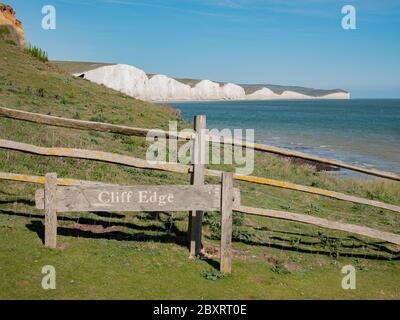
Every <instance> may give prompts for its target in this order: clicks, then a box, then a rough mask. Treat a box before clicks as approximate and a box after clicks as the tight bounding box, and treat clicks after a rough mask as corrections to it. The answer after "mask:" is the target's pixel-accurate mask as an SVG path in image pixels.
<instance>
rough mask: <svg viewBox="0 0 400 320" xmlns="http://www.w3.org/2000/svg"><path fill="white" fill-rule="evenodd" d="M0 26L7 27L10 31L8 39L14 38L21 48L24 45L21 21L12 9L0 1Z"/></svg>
mask: <svg viewBox="0 0 400 320" xmlns="http://www.w3.org/2000/svg"><path fill="white" fill-rule="evenodd" d="M0 26H5V27H7V29H8V30H9V32H10V37H11V39H10V40H14V41H15V42H16V43H17V44H18V45H19V46H20V47H21V48H23V47H24V29H23V28H22V23H21V21H19V20H17V18H16V17H15V11H14V9H13V8H11V7H10V6H8V5H6V4H4V3H0Z"/></svg>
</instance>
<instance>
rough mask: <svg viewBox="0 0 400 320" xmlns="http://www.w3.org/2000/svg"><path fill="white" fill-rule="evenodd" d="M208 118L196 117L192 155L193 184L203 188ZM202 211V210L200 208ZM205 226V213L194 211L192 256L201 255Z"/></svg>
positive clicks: (191, 238)
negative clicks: (203, 228) (205, 132)
mask: <svg viewBox="0 0 400 320" xmlns="http://www.w3.org/2000/svg"><path fill="white" fill-rule="evenodd" d="M205 129H206V117H205V116H203V115H200V116H196V117H195V119H194V130H195V132H196V136H195V139H194V141H193V153H192V168H193V169H192V174H191V184H192V185H194V186H201V185H203V184H204V176H205V167H204V163H205V153H206V150H205V136H204V130H205ZM198 209H200V208H198ZM202 226H203V211H201V210H194V211H191V212H190V213H189V227H188V230H189V235H190V242H189V243H190V255H191V256H192V257H197V256H199V255H200V253H201V246H202V245H201V238H202V237H201V236H202Z"/></svg>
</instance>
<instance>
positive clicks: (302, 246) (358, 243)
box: [0, 210, 400, 268]
mask: <svg viewBox="0 0 400 320" xmlns="http://www.w3.org/2000/svg"><path fill="white" fill-rule="evenodd" d="M0 214H2V215H9V216H18V217H24V218H28V219H31V222H30V223H29V224H27V225H26V227H27V228H28V229H29V230H30V231H32V232H36V233H37V235H38V237H39V238H40V239H41V240H42V241H44V224H43V221H44V215H40V214H33V213H27V212H15V211H13V210H0ZM158 215H159V214H158V213H151V214H149V215H148V216H146V218H144V217H140V216H138V217H137V218H138V219H139V220H142V221H144V220H146V221H149V222H150V221H151V222H154V220H153V219H151V218H157V217H158ZM101 216H102V217H114V218H122V217H120V215H119V214H117V216H114V214H111V216H110V214H109V213H108V212H103V213H101ZM58 219H59V222H60V224H62V222H72V223H74V224H75V225H72V226H70V227H69V226H68V227H66V226H63V225H60V226H59V227H58V235H60V236H66V237H77V238H87V239H109V240H117V241H140V242H144V241H155V242H162V243H175V244H178V245H180V246H185V247H186V246H187V233H186V232H183V231H181V230H179V228H178V227H177V226H176V224H175V222H174V221H175V219H173V220H172V221H170V220H168V221H166V222H163V223H164V226H160V225H154V224H150V225H139V224H136V223H132V222H126V221H105V220H102V219H92V218H87V217H69V216H58ZM176 220H179V219H176ZM158 221H159V220H158ZM95 228H104V230H101V231H99V232H98V231H97V230H92V229H95ZM116 228H128V229H131V230H133V231H135V233H129V232H125V231H121V230H115V229H116ZM256 230H257V231H267V232H270V233H271V234H270V235H268V236H266V237H265V239H264V238H261V239H260V237H258V238H257V239H256V237H251V238H250V239H237V238H235V239H234V241H235V242H241V243H244V244H247V245H252V246H263V247H269V248H274V249H280V250H286V251H296V252H301V253H305V254H321V255H327V256H332V257H335V256H337V255H339V256H341V257H352V258H362V259H371V260H387V261H397V260H400V253H399V252H397V251H394V250H391V249H390V248H388V247H387V246H386V245H385V243H384V242H379V241H378V242H377V241H365V240H361V239H358V238H357V237H354V236H348V237H343V238H339V237H328V238H327V239H328V241H334V242H344V241H354V245H346V244H341V245H340V246H339V247H338V248H333V249H334V250H330V249H332V248H329V245H327V247H326V248H323V247H322V246H323V244H322V242H321V237H320V236H319V235H318V234H311V233H301V232H290V231H281V230H273V229H270V228H263V229H261V228H257V229H256ZM152 232H153V234H151V233H152ZM154 232H155V233H156V234H154ZM284 234H288V235H292V236H297V237H300V236H303V237H307V238H310V239H312V240H304V239H300V240H299V241H294V240H296V239H288V238H285V237H284V236H282V235H284ZM294 242H295V243H294ZM363 248H365V249H367V250H368V252H359V251H356V250H357V249H358V250H361V249H363ZM344 249H346V251H343V250H344ZM377 251H379V252H377ZM383 253H386V254H383ZM204 261H206V262H207V263H208V264H209V265H210V266H211V267H213V268H218V265H219V262H218V261H217V260H214V259H208V258H204Z"/></svg>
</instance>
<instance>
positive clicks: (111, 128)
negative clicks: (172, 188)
mask: <svg viewBox="0 0 400 320" xmlns="http://www.w3.org/2000/svg"><path fill="white" fill-rule="evenodd" d="M0 116H2V117H7V118H11V119H16V120H23V121H29V122H34V123H41V124H47V125H52V126H59V127H65V128H74V129H80V130H95V131H101V132H111V133H118V134H122V135H129V136H130V135H131V136H142V137H145V136H146V135H147V134H148V133H149V132H150V131H153V130H150V129H144V128H133V127H128V126H121V125H113V124H108V123H100V122H93V121H84V120H75V119H68V118H61V117H54V116H48V115H43V114H38V113H32V112H27V111H21V110H15V109H9V108H4V107H0ZM162 132H163V131H162ZM160 133H161V131H160ZM165 134H167V137H171V138H179V139H184V140H190V139H193V138H194V135H193V134H191V133H183V132H170V133H168V132H165ZM205 138H206V140H207V141H214V142H219V143H223V144H232V145H236V146H243V147H246V148H251V149H254V150H256V151H261V152H267V153H272V154H277V155H281V156H285V157H291V158H297V159H303V160H309V161H314V162H319V163H323V164H327V165H332V166H335V167H338V168H344V169H348V170H352V171H356V172H361V173H365V174H368V175H373V176H377V177H381V178H386V179H391V180H396V181H400V175H398V174H396V173H393V172H386V171H382V170H377V169H371V168H366V167H363V166H356V165H352V164H349V163H346V162H343V161H340V160H335V159H328V158H324V157H319V156H314V155H310V154H307V153H303V152H298V151H292V150H288V149H284V148H279V147H274V146H270V145H264V144H257V143H253V142H249V141H244V140H237V139H232V138H226V137H220V136H215V135H206V137H205Z"/></svg>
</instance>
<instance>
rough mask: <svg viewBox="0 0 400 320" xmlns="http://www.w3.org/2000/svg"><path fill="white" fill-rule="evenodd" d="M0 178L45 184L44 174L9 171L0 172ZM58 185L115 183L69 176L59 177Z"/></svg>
mask: <svg viewBox="0 0 400 320" xmlns="http://www.w3.org/2000/svg"><path fill="white" fill-rule="evenodd" d="M0 180H9V181H17V182H27V183H35V184H42V185H44V184H45V180H46V179H45V177H42V176H31V175H26V174H18V173H9V172H0ZM57 185H58V186H98V185H115V184H111V183H110V184H108V183H103V182H98V181H87V180H77V179H69V178H57Z"/></svg>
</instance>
